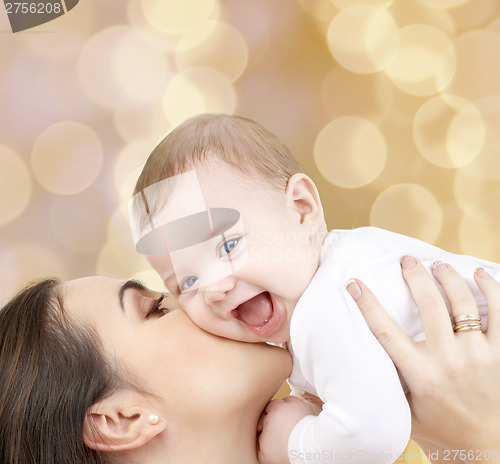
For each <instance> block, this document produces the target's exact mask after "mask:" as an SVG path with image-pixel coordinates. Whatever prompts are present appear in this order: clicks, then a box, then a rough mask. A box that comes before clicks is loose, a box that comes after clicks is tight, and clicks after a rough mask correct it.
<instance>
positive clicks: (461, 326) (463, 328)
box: [453, 322, 482, 332]
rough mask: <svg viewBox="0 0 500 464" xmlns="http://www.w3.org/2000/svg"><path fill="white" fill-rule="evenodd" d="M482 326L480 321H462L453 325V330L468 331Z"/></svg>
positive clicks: (479, 328)
mask: <svg viewBox="0 0 500 464" xmlns="http://www.w3.org/2000/svg"><path fill="white" fill-rule="evenodd" d="M481 329H482V326H481V323H480V322H471V323H463V324H459V325H457V326H455V328H454V329H453V332H470V331H473V330H477V331H479V330H481Z"/></svg>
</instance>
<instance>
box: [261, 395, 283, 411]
mask: <svg viewBox="0 0 500 464" xmlns="http://www.w3.org/2000/svg"><path fill="white" fill-rule="evenodd" d="M282 401H283V400H282V399H275V400H271V401H269V403H267V406H266V409H265V412H266V414H269V413H270V412H271V411H272V410H273V409H275V408H276V407H277V406H278V404H279V403H281V402H282Z"/></svg>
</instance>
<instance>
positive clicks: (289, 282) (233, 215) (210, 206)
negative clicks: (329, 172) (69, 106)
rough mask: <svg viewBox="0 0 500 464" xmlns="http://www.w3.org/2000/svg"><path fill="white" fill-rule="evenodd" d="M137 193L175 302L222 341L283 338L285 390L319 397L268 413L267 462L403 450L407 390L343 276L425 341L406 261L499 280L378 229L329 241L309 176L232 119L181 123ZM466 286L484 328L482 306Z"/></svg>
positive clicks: (363, 457) (368, 458) (138, 214)
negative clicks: (288, 365)
mask: <svg viewBox="0 0 500 464" xmlns="http://www.w3.org/2000/svg"><path fill="white" fill-rule="evenodd" d="M134 193H135V195H134V197H133V199H132V201H131V222H132V232H133V236H134V241H135V244H136V248H137V249H138V251H140V252H141V253H144V254H145V255H147V258H148V260H149V262H150V263H151V264H152V266H153V267H154V268H155V270H156V271H157V272H158V274H159V275H160V277H161V278H162V280H163V281H164V282H165V285H166V287H167V288H168V290H169V291H170V292H171V293H172V294H173V295H175V297H176V298H177V299H178V303H179V305H180V307H181V308H182V309H183V310H185V311H186V312H187V313H188V314H189V316H190V317H191V318H192V319H193V321H194V322H195V323H196V324H197V325H199V326H200V327H201V328H203V329H204V330H207V331H208V332H211V333H213V334H216V335H220V336H222V337H227V338H231V339H235V340H240V341H243V342H277V343H282V342H288V348H289V350H290V352H291V353H292V356H293V370H292V373H291V376H290V379H289V382H290V384H291V385H292V386H293V388H294V389H298V390H302V391H307V392H310V393H313V394H314V395H317V396H318V397H320V398H321V400H322V401H323V402H324V405H323V409H322V411H321V413H320V414H319V415H318V416H315V415H312V414H308V411H309V410H308V409H305V408H304V407H302V406H301V405H299V404H297V403H296V402H294V401H289V402H278V403H274V404H272V406H271V407H269V409H268V415H267V417H266V419H265V421H264V430H263V432H262V434H261V440H260V443H261V456H262V459H263V462H266V463H267V462H269V463H272V462H287V461H288V460H289V461H290V462H293V463H310V462H334V461H335V462H352V463H366V462H373V463H390V462H393V461H395V460H396V459H397V457H398V455H399V454H400V453H401V452H402V451H403V450H404V449H405V447H406V445H407V443H408V440H409V437H410V431H411V415H410V411H409V407H408V403H407V401H406V397H405V391H404V386H402V384H401V381H400V379H399V377H398V373H397V371H396V369H395V367H394V365H393V363H392V362H391V360H390V358H389V357H388V355H387V354H386V352H385V351H384V349H383V348H382V347H381V346H380V345H379V343H378V342H377V340H376V339H375V338H374V336H373V335H372V334H371V332H370V330H369V329H368V327H367V325H366V324H365V322H364V319H363V317H362V316H361V314H360V312H359V310H358V309H357V307H356V305H355V304H354V302H353V300H352V298H351V297H350V296H349V294H348V293H347V291H346V289H345V284H346V282H347V281H348V280H349V279H350V278H351V277H352V276H356V277H358V278H360V279H361V280H362V281H363V282H364V283H365V284H366V285H367V286H369V287H370V289H371V290H372V291H373V292H374V293H375V295H376V296H377V298H378V299H379V301H380V303H381V304H382V305H383V306H384V307H385V308H387V310H388V311H389V313H390V315H391V317H392V318H393V319H394V320H395V321H396V323H397V324H398V325H399V326H400V327H401V328H402V329H403V330H404V331H405V332H406V333H407V334H408V335H409V336H411V337H412V338H413V340H415V341H421V340H423V339H424V337H425V334H424V331H423V327H422V322H421V319H420V316H419V312H418V308H417V307H416V306H415V304H414V303H413V300H412V298H411V295H410V294H409V292H408V289H407V287H406V285H405V284H404V282H403V280H402V277H401V270H400V267H399V265H398V264H397V263H398V262H399V260H400V258H401V257H402V256H404V255H412V256H415V257H417V258H418V259H420V260H421V261H422V262H423V263H424V264H425V265H427V266H428V267H430V266H431V264H432V263H433V262H434V261H436V260H441V261H443V262H447V263H450V264H451V265H452V266H453V267H454V268H455V269H456V270H457V271H458V272H459V273H460V274H461V275H462V276H463V277H464V278H465V279H466V280H468V281H469V282H471V278H472V275H473V272H474V270H475V269H476V268H477V267H478V266H481V267H484V268H486V269H487V270H489V272H491V273H493V274H496V275H497V276H498V275H499V274H500V273H499V270H500V266H499V265H497V264H494V263H490V262H487V261H483V260H480V259H476V258H472V257H468V256H459V255H454V254H451V253H448V252H445V251H443V250H440V249H438V248H436V247H434V246H432V245H429V244H426V243H424V242H421V241H419V240H416V239H413V238H409V237H405V236H402V235H398V234H395V233H391V232H387V231H385V230H381V229H377V228H374V227H364V228H359V229H354V230H333V231H331V232H327V229H326V224H325V220H324V217H323V209H322V206H321V201H320V198H319V195H318V191H317V189H316V186H315V185H314V183H313V181H312V180H311V179H310V178H309V177H307V176H306V175H305V174H304V173H303V172H302V169H301V168H300V166H299V165H298V164H297V162H296V161H295V160H294V159H293V157H292V156H291V155H290V153H289V151H288V150H287V148H286V147H285V146H283V145H282V144H281V143H280V142H279V141H278V139H277V138H276V137H275V136H274V135H272V134H270V133H269V132H268V131H266V130H265V129H264V128H263V127H261V126H260V125H258V124H257V123H255V122H253V121H251V120H248V119H245V118H241V117H236V116H229V115H199V116H197V117H194V118H192V119H189V120H187V121H185V122H184V123H183V124H181V125H180V126H178V127H177V128H176V129H175V130H173V131H172V132H171V133H170V134H169V135H168V136H167V137H166V138H165V139H164V140H163V141H162V142H161V143H160V144H159V145H158V146H157V147H156V149H155V150H154V151H153V152H152V153H151V155H150V156H149V158H148V160H147V162H146V164H145V166H144V168H143V171H142V173H141V175H140V177H139V179H138V181H137V185H136V188H135V192H134ZM408 260H409V261H408ZM411 262H412V261H411V258H409V257H407V258H405V262H404V265H411ZM437 265H441V266H444V265H445V264H444V263H441V264H437ZM471 289H472V291H473V292H474V296H475V297H476V300H477V302H478V304H479V305H480V312H481V314H482V315H483V325H484V324H485V322H486V316H485V314H486V304H485V301H484V297H483V296H482V294H481V293H480V292H479V291H477V290H475V286H474V285H472V283H471ZM473 324H474V323H473ZM478 325H479V324H477V323H476V327H477V326H478ZM264 437H265V440H264V439H263V438H264Z"/></svg>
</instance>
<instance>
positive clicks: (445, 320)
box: [401, 256, 453, 341]
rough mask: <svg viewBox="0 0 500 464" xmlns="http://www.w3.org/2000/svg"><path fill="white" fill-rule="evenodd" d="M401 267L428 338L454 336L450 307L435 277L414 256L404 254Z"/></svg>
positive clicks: (438, 338)
mask: <svg viewBox="0 0 500 464" xmlns="http://www.w3.org/2000/svg"><path fill="white" fill-rule="evenodd" d="M401 268H402V271H403V277H404V279H405V281H406V283H407V285H408V288H409V289H410V292H411V295H412V297H413V300H414V301H415V303H416V305H417V306H418V309H419V311H420V316H421V317H422V323H423V325H424V330H425V337H426V339H427V340H428V341H436V340H441V339H443V338H444V337H448V338H450V337H452V336H453V331H452V327H451V321H450V315H449V313H448V308H447V307H446V303H445V301H444V299H443V296H442V295H441V293H440V292H439V290H438V288H437V285H436V283H435V281H434V279H433V278H432V277H431V276H430V274H429V273H428V272H427V271H426V269H425V267H424V266H423V265H422V263H421V262H420V261H419V260H417V259H415V258H413V257H412V256H404V257H403V258H402V259H401Z"/></svg>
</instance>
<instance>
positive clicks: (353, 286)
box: [345, 279, 361, 300]
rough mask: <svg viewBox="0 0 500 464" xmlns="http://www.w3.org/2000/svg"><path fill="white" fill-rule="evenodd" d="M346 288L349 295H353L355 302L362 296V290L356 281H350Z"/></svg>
mask: <svg viewBox="0 0 500 464" xmlns="http://www.w3.org/2000/svg"><path fill="white" fill-rule="evenodd" d="M345 288H346V290H347V292H348V293H349V295H351V296H352V297H353V298H354V299H355V300H357V299H358V298H359V297H360V296H361V288H360V287H359V285H358V283H357V282H356V281H355V280H354V279H349V280H348V281H347V283H346V285H345Z"/></svg>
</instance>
